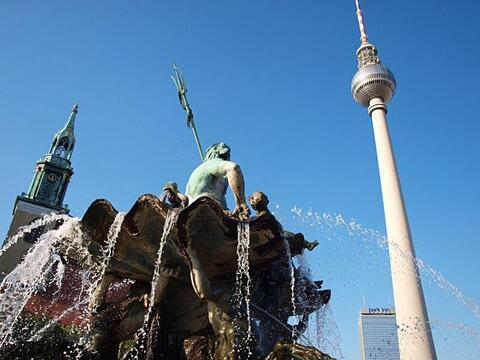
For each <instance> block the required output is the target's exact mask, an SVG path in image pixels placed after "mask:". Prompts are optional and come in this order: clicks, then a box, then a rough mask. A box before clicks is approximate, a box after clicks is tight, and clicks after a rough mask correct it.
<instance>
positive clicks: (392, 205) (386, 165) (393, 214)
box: [368, 98, 437, 360]
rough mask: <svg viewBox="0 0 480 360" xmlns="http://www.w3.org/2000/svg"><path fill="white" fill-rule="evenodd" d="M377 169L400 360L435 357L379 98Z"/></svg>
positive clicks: (375, 102) (373, 108) (375, 108)
mask: <svg viewBox="0 0 480 360" xmlns="http://www.w3.org/2000/svg"><path fill="white" fill-rule="evenodd" d="M368 112H369V114H370V116H371V117H372V123H373V132H374V136H375V146H376V150H377V159H378V169H379V172H380V183H381V188H382V197H383V207H384V211H385V223H386V227H387V238H388V252H389V255H390V268H391V272H392V285H393V296H394V301H395V311H396V313H397V326H398V338H399V348H400V356H401V359H402V360H417V359H422V360H433V359H436V358H437V357H436V354H435V347H434V344H433V339H432V333H431V329H430V323H429V320H428V314H427V308H426V305H425V299H424V297H423V290H422V284H421V281H420V277H419V274H418V268H417V264H416V258H415V250H414V248H413V243H412V239H411V235H410V227H409V224H408V218H407V212H406V210H405V204H404V201H403V195H402V189H401V185H400V179H399V176H398V171H397V166H396V162H395V156H394V153H393V149H392V144H391V141H390V134H389V131H388V125H387V117H386V113H387V107H386V105H385V104H384V102H383V100H382V99H381V98H373V99H371V100H370V106H369V107H368Z"/></svg>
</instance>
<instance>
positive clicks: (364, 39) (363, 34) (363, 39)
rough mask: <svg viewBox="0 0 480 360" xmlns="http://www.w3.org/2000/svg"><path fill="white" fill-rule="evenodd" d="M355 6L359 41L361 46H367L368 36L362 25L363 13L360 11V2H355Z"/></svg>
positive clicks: (356, 0)
mask: <svg viewBox="0 0 480 360" xmlns="http://www.w3.org/2000/svg"><path fill="white" fill-rule="evenodd" d="M355 5H356V7H357V20H358V27H359V29H360V40H361V42H362V45H366V44H368V36H367V32H366V30H365V24H364V23H363V13H362V9H360V1H359V0H355Z"/></svg>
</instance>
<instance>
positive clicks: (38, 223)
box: [0, 213, 70, 256]
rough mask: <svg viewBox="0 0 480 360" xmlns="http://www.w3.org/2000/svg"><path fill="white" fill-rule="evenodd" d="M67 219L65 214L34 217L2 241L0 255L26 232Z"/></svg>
mask: <svg viewBox="0 0 480 360" xmlns="http://www.w3.org/2000/svg"><path fill="white" fill-rule="evenodd" d="M68 219H70V217H69V216H68V215H65V214H55V213H50V214H44V215H43V216H42V217H40V218H38V219H36V220H35V221H34V222H32V223H31V224H29V225H25V226H22V227H20V228H18V230H17V232H16V234H15V235H13V236H12V237H10V238H8V239H6V240H5V241H4V243H3V247H2V249H0V256H2V255H3V253H4V252H5V251H7V250H8V249H9V248H10V247H11V246H13V245H15V244H16V243H17V242H18V240H19V239H21V238H22V237H23V236H24V235H26V234H28V233H29V232H31V231H32V230H35V229H37V228H40V227H42V226H45V225H48V224H50V223H52V222H54V221H66V220H68Z"/></svg>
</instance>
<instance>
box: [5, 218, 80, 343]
mask: <svg viewBox="0 0 480 360" xmlns="http://www.w3.org/2000/svg"><path fill="white" fill-rule="evenodd" d="M62 219H63V217H62ZM63 220H64V222H63V223H62V224H61V225H60V226H59V228H58V229H54V230H50V231H48V232H46V233H45V234H43V235H41V236H40V238H39V239H38V241H37V243H36V244H35V245H34V246H32V247H31V248H30V249H29V251H28V252H27V254H26V255H25V257H24V259H23V260H22V262H21V263H20V264H19V265H18V266H17V267H16V268H15V269H14V270H13V271H12V272H11V273H10V274H8V275H7V276H6V277H5V278H4V279H3V281H2V283H1V284H0V347H3V346H4V345H5V344H7V342H8V341H10V342H9V343H11V344H13V343H14V342H15V341H14V339H11V337H10V335H11V334H12V331H13V327H14V325H15V323H16V322H17V320H18V319H19V316H20V314H21V312H22V310H23V309H24V307H25V305H26V304H27V302H28V300H29V299H30V298H31V297H32V296H33V295H34V294H36V293H37V292H38V291H39V290H40V289H42V288H44V287H46V286H49V285H51V284H52V283H56V284H57V285H58V284H61V281H62V278H63V275H64V271H63V268H62V265H60V262H61V260H60V257H58V256H52V255H54V254H55V252H56V251H57V249H58V248H59V244H60V243H61V242H62V241H64V239H71V238H72V234H76V233H78V229H77V228H78V227H79V221H78V219H75V218H68V217H67V218H66V219H63ZM55 265H58V266H57V271H56V272H54V274H53V276H52V277H50V278H49V277H48V275H49V274H51V270H52V269H53V268H54V266H55Z"/></svg>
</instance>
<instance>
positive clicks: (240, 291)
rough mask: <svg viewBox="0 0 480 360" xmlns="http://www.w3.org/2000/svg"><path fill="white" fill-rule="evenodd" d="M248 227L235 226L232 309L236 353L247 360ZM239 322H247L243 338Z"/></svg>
mask: <svg viewBox="0 0 480 360" xmlns="http://www.w3.org/2000/svg"><path fill="white" fill-rule="evenodd" d="M249 250H250V225H249V224H248V222H239V223H238V224H237V272H236V275H235V292H234V294H233V307H234V309H235V310H236V317H235V318H234V330H235V333H236V335H237V337H240V338H241V340H242V341H241V342H239V343H237V344H236V346H235V351H236V352H237V353H243V352H245V353H246V354H247V355H246V356H247V358H250V357H251V356H252V350H251V341H252V324H251V314H250V287H251V279H250V264H249ZM241 320H245V321H246V322H247V324H246V325H247V329H246V330H247V333H246V336H245V337H243V336H242V335H241V334H242V332H243V331H242V329H241V325H240V324H241Z"/></svg>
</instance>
